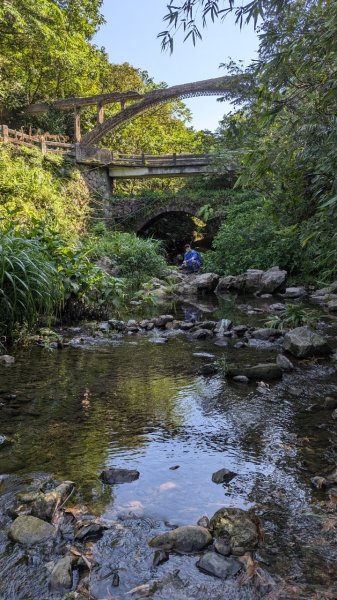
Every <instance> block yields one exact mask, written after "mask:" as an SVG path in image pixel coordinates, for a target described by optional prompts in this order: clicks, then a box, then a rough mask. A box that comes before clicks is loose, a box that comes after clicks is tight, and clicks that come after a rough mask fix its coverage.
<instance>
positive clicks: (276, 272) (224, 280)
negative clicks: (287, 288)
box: [216, 267, 287, 293]
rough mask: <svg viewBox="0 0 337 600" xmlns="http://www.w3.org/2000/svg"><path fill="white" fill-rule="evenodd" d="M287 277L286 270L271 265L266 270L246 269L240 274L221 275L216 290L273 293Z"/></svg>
mask: <svg viewBox="0 0 337 600" xmlns="http://www.w3.org/2000/svg"><path fill="white" fill-rule="evenodd" d="M286 277H287V272H286V271H283V270H281V269H279V267H272V268H271V269H268V271H261V269H248V270H247V271H246V273H243V274H242V275H236V276H235V277H234V276H229V277H221V279H220V280H219V283H218V287H217V289H216V291H217V292H220V293H221V292H222V291H226V290H230V289H234V290H238V291H242V292H250V293H253V292H260V293H273V292H275V291H276V290H278V289H279V288H280V287H282V286H283V284H284V282H285V280H286Z"/></svg>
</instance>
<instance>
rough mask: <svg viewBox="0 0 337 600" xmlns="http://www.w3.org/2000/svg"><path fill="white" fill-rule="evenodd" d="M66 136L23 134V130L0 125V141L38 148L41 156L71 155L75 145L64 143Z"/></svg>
mask: <svg viewBox="0 0 337 600" xmlns="http://www.w3.org/2000/svg"><path fill="white" fill-rule="evenodd" d="M66 139H67V138H66V136H63V135H52V134H49V133H48V134H41V135H40V134H35V135H34V134H32V133H25V132H24V131H23V129H20V130H17V129H10V128H9V127H8V126H7V125H0V140H2V141H3V142H10V143H11V144H17V145H21V146H27V147H29V148H40V150H41V152H42V153H43V154H46V152H57V153H61V154H73V153H74V152H75V145H74V144H70V143H69V142H67V141H66Z"/></svg>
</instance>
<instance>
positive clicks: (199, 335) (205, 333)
mask: <svg viewBox="0 0 337 600" xmlns="http://www.w3.org/2000/svg"><path fill="white" fill-rule="evenodd" d="M191 336H192V338H193V339H194V340H206V339H208V338H211V337H213V332H212V331H210V330H209V329H197V330H196V331H193V333H192V334H191Z"/></svg>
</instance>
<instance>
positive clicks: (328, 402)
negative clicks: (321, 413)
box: [323, 396, 337, 410]
mask: <svg viewBox="0 0 337 600" xmlns="http://www.w3.org/2000/svg"><path fill="white" fill-rule="evenodd" d="M323 406H324V408H326V409H327V410H334V409H335V408H337V398H336V397H335V396H326V397H325V398H324V404H323Z"/></svg>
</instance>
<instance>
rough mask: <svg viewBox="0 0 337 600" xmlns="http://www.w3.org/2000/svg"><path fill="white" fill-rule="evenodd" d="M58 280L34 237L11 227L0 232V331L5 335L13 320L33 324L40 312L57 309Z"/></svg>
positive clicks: (9, 330)
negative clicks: (23, 235) (28, 236)
mask: <svg viewBox="0 0 337 600" xmlns="http://www.w3.org/2000/svg"><path fill="white" fill-rule="evenodd" d="M61 302H62V289H61V282H60V280H59V278H58V277H57V270H56V267H55V265H54V264H53V262H52V261H51V260H50V258H49V256H48V254H47V253H46V252H45V250H44V249H43V248H42V246H41V245H40V244H39V242H38V240H36V239H27V238H24V237H22V236H20V235H19V234H17V233H16V232H15V231H14V230H13V229H10V230H8V231H5V232H3V233H1V234H0V332H1V335H5V336H6V337H7V338H8V337H9V338H10V336H11V332H12V330H13V329H14V326H15V325H16V324H19V325H24V324H27V325H28V326H29V327H32V326H33V325H35V324H36V323H37V321H38V318H39V317H40V316H50V314H51V313H52V312H54V311H59V310H60V306H61Z"/></svg>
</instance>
